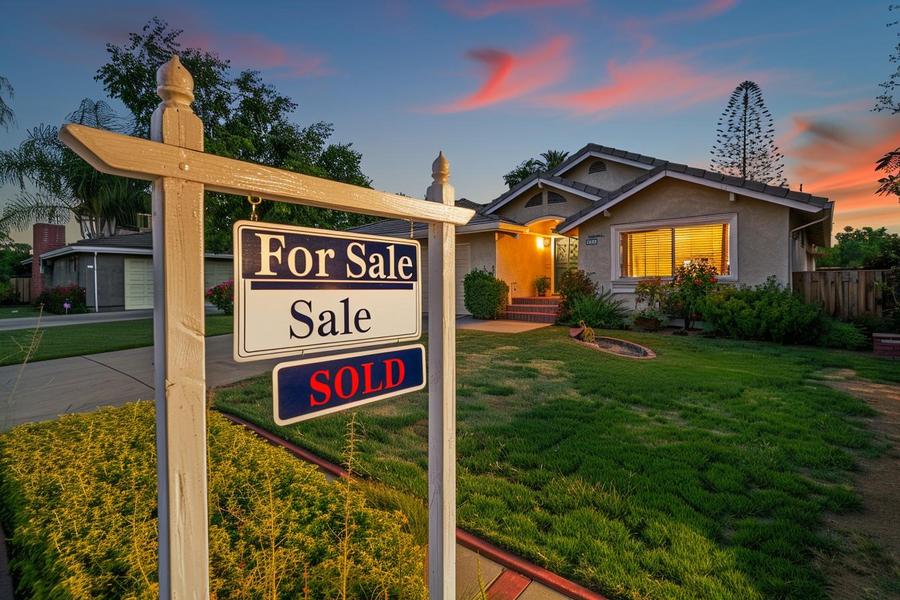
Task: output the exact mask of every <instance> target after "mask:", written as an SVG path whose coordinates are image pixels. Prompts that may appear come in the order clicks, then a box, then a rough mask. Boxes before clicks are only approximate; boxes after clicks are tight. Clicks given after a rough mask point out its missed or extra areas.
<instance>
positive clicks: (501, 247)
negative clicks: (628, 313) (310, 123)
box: [356, 144, 833, 320]
mask: <svg viewBox="0 0 900 600" xmlns="http://www.w3.org/2000/svg"><path fill="white" fill-rule="evenodd" d="M460 204H462V205H464V206H467V207H469V208H474V209H476V210H477V214H476V215H475V217H474V218H473V219H472V221H471V222H469V223H468V224H467V225H464V226H461V227H458V228H457V239H456V242H457V257H456V277H457V312H459V313H461V314H464V313H466V312H467V311H466V310H465V306H464V304H463V291H462V279H463V278H464V277H465V275H466V273H468V272H469V271H471V270H472V269H475V268H483V269H488V270H490V271H493V272H494V273H495V275H496V276H497V277H498V278H500V279H502V280H504V281H505V282H506V283H507V284H508V285H509V287H510V295H511V301H512V302H514V303H517V304H519V305H523V304H527V303H525V302H522V301H518V302H517V301H516V299H517V298H519V299H521V298H529V297H533V296H534V295H535V287H534V282H535V280H536V279H537V278H538V277H541V276H546V277H549V278H550V280H551V282H552V283H551V285H552V287H551V291H555V290H556V288H557V286H558V284H559V278H560V276H561V275H562V273H564V272H565V271H566V270H568V269H571V268H580V269H583V270H584V271H585V272H587V273H588V274H589V275H590V277H591V278H592V279H593V280H594V281H595V282H596V283H597V284H599V285H600V286H603V287H604V288H606V289H611V290H612V291H613V292H614V293H616V294H622V295H623V297H626V298H630V297H631V295H632V294H633V292H634V287H635V284H636V283H637V282H638V281H639V280H641V279H644V278H647V277H656V276H659V277H663V278H666V277H671V275H672V273H673V271H674V269H675V267H676V266H678V265H680V264H683V263H685V262H689V261H692V260H701V259H702V260H707V261H709V262H711V263H712V264H714V265H715V266H716V268H717V270H718V271H719V273H720V280H722V281H724V282H733V283H735V284H747V285H756V284H759V283H763V282H764V281H765V280H766V279H767V278H768V277H770V276H774V277H775V278H776V279H777V280H778V281H779V282H780V283H782V284H784V285H786V286H787V285H790V283H791V273H792V272H794V271H811V270H814V269H815V257H816V253H817V249H818V248H821V247H828V246H829V245H830V240H831V227H832V213H833V204H832V202H830V201H829V200H828V199H827V198H822V197H818V196H813V195H811V194H807V193H804V192H798V191H793V190H790V189H788V188H786V187H777V186H770V185H766V184H763V183H759V182H755V181H748V180H743V179H740V178H738V177H730V176H726V175H722V174H719V173H715V172H712V171H708V170H705V169H699V168H695V167H690V166H687V165H684V164H679V163H673V162H669V161H665V160H661V159H658V158H653V157H650V156H644V155H641V154H635V153H632V152H626V151H624V150H618V149H615V148H610V147H607V146H601V145H597V144H588V145H587V146H585V147H584V148H582V149H581V150H579V151H578V152H576V153H575V154H574V155H572V156H571V157H570V158H569V159H567V160H566V161H565V162H564V163H563V164H561V165H560V166H559V167H557V168H556V169H554V170H552V171H550V172H547V173H540V174H535V175H532V176H531V177H529V178H528V179H526V180H525V181H523V182H521V183H520V184H519V185H517V186H515V187H513V188H512V189H510V190H509V191H507V192H506V193H504V194H502V195H500V196H499V197H497V198H495V199H494V200H493V201H491V202H490V203H488V204H476V203H474V202H470V201H467V200H463V201H460ZM356 231H359V232H364V233H372V234H380V235H391V236H402V237H412V238H414V239H418V240H420V241H421V242H422V244H423V246H427V237H428V236H427V227H426V226H425V225H424V224H412V225H411V224H410V223H409V222H407V221H399V220H388V221H380V222H377V223H372V224H369V225H364V226H362V227H359V228H357V229H356ZM424 283H425V289H426V293H427V280H426V281H425V282H424ZM426 305H427V303H426ZM510 316H515V311H514V312H513V313H511V314H510ZM530 320H534V319H530Z"/></svg>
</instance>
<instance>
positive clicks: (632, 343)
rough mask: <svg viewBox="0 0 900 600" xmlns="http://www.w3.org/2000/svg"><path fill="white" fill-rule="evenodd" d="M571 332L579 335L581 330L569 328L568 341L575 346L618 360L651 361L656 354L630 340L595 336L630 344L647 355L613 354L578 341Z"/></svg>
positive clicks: (595, 345) (596, 345) (599, 347)
mask: <svg viewBox="0 0 900 600" xmlns="http://www.w3.org/2000/svg"><path fill="white" fill-rule="evenodd" d="M573 332H578V333H581V328H579V327H571V328H569V339H570V340H572V341H573V342H575V343H576V344H580V345H582V346H584V347H586V348H590V349H591V350H597V351H598V352H605V353H606V354H611V355H613V356H618V357H620V358H629V359H631V360H651V359H653V358H656V352H654V351H653V350H651V349H650V348H648V347H647V346H644V345H643V344H638V343H637V342H632V341H631V340H623V339H621V338H614V337H610V336H608V335H601V336H597V339H606V340H614V341H616V342H623V343H625V344H631V345H632V346H637V347H638V348H641V349H643V350H644V352H646V353H647V354H646V355H645V356H633V355H631V354H622V353H620V352H613V351H612V350H607V349H606V348H603V347H601V346H600V345H599V344H597V343H590V342H583V341H581V340H579V339H578V338H577V337H575V335H577V333H576V334H573Z"/></svg>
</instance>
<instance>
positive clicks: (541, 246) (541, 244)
mask: <svg viewBox="0 0 900 600" xmlns="http://www.w3.org/2000/svg"><path fill="white" fill-rule="evenodd" d="M549 243H550V241H549V240H547V239H545V238H542V237H540V236H538V238H537V247H538V250H543V249H544V248H546V247H547V245H548V244H549Z"/></svg>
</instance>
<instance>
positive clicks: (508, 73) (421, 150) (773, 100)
mask: <svg viewBox="0 0 900 600" xmlns="http://www.w3.org/2000/svg"><path fill="white" fill-rule="evenodd" d="M4 11H5V13H6V14H5V17H4V19H3V20H2V22H0V56H2V59H0V75H4V76H6V77H7V78H8V79H9V80H10V82H11V83H12V85H13V86H14V87H15V97H14V98H13V101H12V108H13V109H14V110H15V113H16V121H17V125H16V126H15V127H13V128H11V129H10V130H9V131H8V132H3V131H0V148H8V147H11V146H14V145H16V144H18V143H19V142H20V141H21V139H22V138H23V137H24V135H25V130H26V129H27V128H29V127H33V126H35V125H37V124H38V123H41V122H44V123H54V124H57V123H60V122H61V120H62V118H63V117H64V116H65V115H66V114H67V113H68V112H70V111H71V110H72V109H74V108H75V107H76V106H77V105H78V102H79V101H80V100H81V99H82V98H84V97H90V98H96V99H99V98H104V97H105V94H104V92H103V90H102V87H101V86H100V85H99V84H98V83H96V82H95V81H94V80H93V75H94V73H95V71H96V69H97V68H98V67H99V66H100V65H101V64H103V62H104V60H105V51H104V46H105V43H106V42H115V43H121V42H122V41H124V40H125V38H126V35H127V33H128V32H129V31H135V30H137V29H139V28H140V27H141V25H143V24H144V23H145V22H146V21H147V20H148V19H149V18H150V17H153V16H159V17H161V18H163V19H165V20H167V21H168V22H169V23H170V25H172V26H175V27H179V28H182V29H184V30H185V39H186V40H187V41H188V42H190V43H191V45H199V46H202V47H205V48H207V49H210V50H214V51H217V52H219V53H220V54H221V55H222V56H223V57H226V58H229V59H231V60H232V62H233V64H234V66H235V67H237V68H247V67H250V68H256V69H259V70H260V71H261V72H262V74H263V76H264V78H265V79H266V80H267V81H269V82H271V83H273V84H274V85H276V87H277V88H278V89H279V90H280V91H281V92H283V93H285V94H287V95H289V96H291V97H292V98H293V99H294V100H295V101H296V102H297V103H298V104H299V109H298V111H297V113H296V121H297V122H299V123H302V124H305V123H309V122H312V121H318V120H326V121H330V122H333V123H334V124H335V127H336V136H335V139H336V140H338V141H350V142H353V143H354V145H355V146H356V147H357V148H358V149H359V150H360V151H361V152H362V153H363V157H364V162H363V165H364V170H365V172H366V173H367V174H368V175H369V176H370V177H371V178H372V179H373V180H374V183H375V186H376V187H377V188H379V189H383V190H386V191H391V192H403V193H406V194H410V195H415V196H421V195H422V194H423V193H424V189H425V187H426V186H427V185H428V183H429V173H430V164H431V161H432V160H433V158H434V156H435V155H436V154H437V152H438V150H443V151H444V152H445V153H446V154H447V156H448V157H449V159H450V162H451V169H452V175H451V180H452V182H453V183H454V184H455V185H456V188H457V194H458V196H460V197H462V196H465V197H468V198H470V199H472V200H475V201H478V202H487V201H489V200H491V199H492V198H494V197H495V196H497V195H498V194H499V193H501V192H502V191H503V190H504V185H503V181H502V175H503V174H504V173H505V172H506V171H508V170H509V169H510V168H511V167H512V166H514V165H515V164H516V163H518V162H519V161H521V160H523V159H525V158H528V157H530V156H533V155H536V154H538V153H539V152H541V151H543V150H546V149H548V148H559V149H564V150H568V151H575V150H577V149H578V148H580V147H581V146H583V145H584V144H585V143H587V142H596V143H600V144H605V145H610V146H615V147H619V148H624V149H628V150H631V151H635V152H641V153H644V154H650V155H652V156H657V157H660V158H665V159H669V160H674V161H679V162H687V163H690V164H694V165H696V166H701V167H705V166H707V165H708V153H709V148H710V146H711V144H712V142H713V138H714V132H715V124H716V120H717V118H718V116H719V114H720V112H721V111H722V109H723V107H724V105H725V102H726V101H727V97H728V94H729V93H730V91H731V90H732V89H733V88H734V86H735V85H737V84H738V83H740V82H741V81H743V80H744V79H753V80H755V81H757V82H759V83H760V85H761V86H762V88H763V93H764V96H765V98H766V101H767V103H768V106H769V108H770V110H771V112H772V113H773V115H774V116H775V118H776V132H777V134H778V142H779V145H780V146H781V149H782V151H783V152H784V153H785V154H786V155H787V169H786V175H787V176H788V180H789V182H790V184H791V186H792V187H793V188H794V189H796V188H797V187H798V185H799V184H800V183H803V184H804V191H809V192H812V193H815V194H821V195H826V196H829V197H831V198H832V199H834V200H835V201H836V202H837V204H836V206H837V209H836V223H837V225H838V226H842V225H844V224H852V225H856V226H859V225H867V224H868V225H887V226H889V227H891V228H892V229H894V230H898V231H900V205H898V203H897V200H896V199H895V198H894V199H892V198H882V197H875V196H874V195H873V192H874V189H875V187H876V186H875V183H874V182H875V180H876V179H877V176H876V175H875V174H874V172H873V171H872V169H871V168H870V167H871V165H872V163H873V162H874V160H875V159H876V158H877V157H879V156H880V155H881V154H882V153H883V152H884V151H886V150H888V149H892V148H894V147H897V146H900V115H898V116H895V117H890V116H888V115H886V114H884V113H881V114H878V113H873V112H872V111H871V108H872V106H873V104H874V97H875V96H876V95H877V94H878V91H879V88H878V83H879V82H881V81H883V80H884V79H885V78H886V77H887V76H888V75H889V74H890V72H891V70H892V65H890V64H889V62H888V56H889V54H890V52H891V49H892V47H893V45H894V44H895V43H896V41H897V37H896V34H897V31H898V29H896V28H895V29H891V28H888V27H886V23H887V22H888V21H889V20H890V19H891V17H892V14H891V13H889V12H888V9H887V3H886V2H875V1H872V2H859V1H854V2H823V1H818V2H812V1H810V2H793V1H792V2H784V1H782V2H775V1H764V0H756V1H751V0H743V1H740V0H673V1H671V2H631V3H625V2H609V1H608V2H602V1H595V0H439V1H435V2H412V1H402V0H390V1H386V2H342V3H334V2H325V1H322V2H300V1H290V2H288V1H285V2H264V1H259V2H255V3H252V4H250V3H246V2H230V1H225V0H222V1H219V2H192V3H188V2H181V3H168V2H125V1H122V2H115V3H114V2H89V1H83V2H78V3H71V2H69V3H66V2H52V1H41V2H17V1H12V2H10V1H9V0H7V1H5V2H4ZM893 16H898V17H900V14H898V13H894V15H893ZM12 192H13V190H12V189H10V188H9V187H7V188H3V189H0V202H3V201H4V199H5V198H6V197H8V196H9V195H10V194H11V193H12Z"/></svg>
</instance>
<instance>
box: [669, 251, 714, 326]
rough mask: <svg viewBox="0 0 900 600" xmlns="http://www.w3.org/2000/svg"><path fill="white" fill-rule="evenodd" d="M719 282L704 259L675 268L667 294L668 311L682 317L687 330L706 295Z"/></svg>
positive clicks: (712, 268)
mask: <svg viewBox="0 0 900 600" xmlns="http://www.w3.org/2000/svg"><path fill="white" fill-rule="evenodd" d="M718 282H719V278H718V272H717V271H716V268H715V267H714V266H713V265H712V264H711V263H710V262H709V261H706V260H698V261H692V262H689V263H688V264H686V265H682V266H680V267H678V268H677V269H675V276H674V277H673V278H672V283H671V284H670V289H669V294H668V309H669V313H670V314H672V315H673V316H674V317H677V318H681V319H684V330H685V331H687V330H688V329H690V328H691V326H692V325H693V324H694V321H695V320H697V317H698V314H699V312H700V308H701V305H702V303H703V300H704V299H705V298H706V296H707V295H708V294H709V293H710V292H711V291H712V290H714V289H715V287H716V284H717V283H718Z"/></svg>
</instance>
